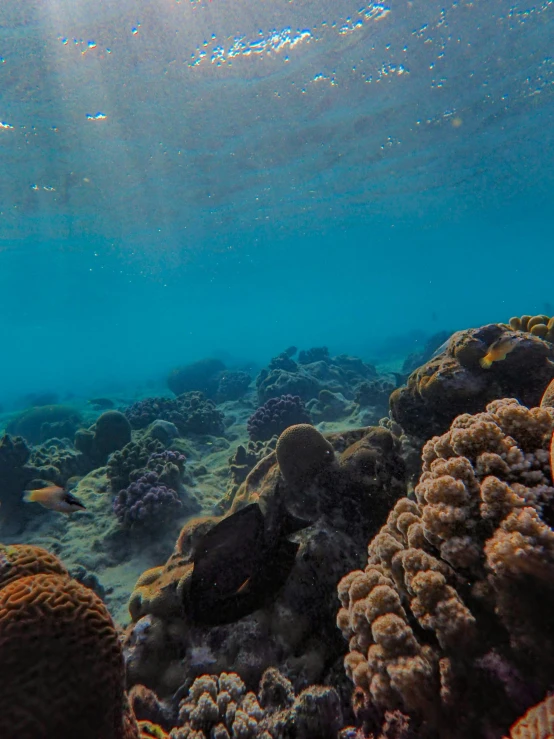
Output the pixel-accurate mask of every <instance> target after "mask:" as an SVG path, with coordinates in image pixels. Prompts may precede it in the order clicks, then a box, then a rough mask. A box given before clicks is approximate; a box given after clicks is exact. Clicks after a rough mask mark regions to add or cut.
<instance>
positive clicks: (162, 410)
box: [125, 392, 224, 435]
mask: <svg viewBox="0 0 554 739" xmlns="http://www.w3.org/2000/svg"><path fill="white" fill-rule="evenodd" d="M125 415H126V416H127V418H128V420H129V423H130V424H131V426H132V427H133V428H134V429H142V428H146V426H149V425H150V424H151V423H153V422H154V421H156V420H158V419H161V420H163V421H169V422H170V423H173V424H175V426H177V428H178V429H179V433H181V434H187V433H191V434H216V435H217V434H221V433H223V429H224V425H223V413H221V411H218V409H217V408H216V407H215V404H214V403H213V402H212V401H211V400H206V398H205V397H204V395H203V394H202V393H200V392H190V393H184V394H183V395H179V397H178V398H145V399H144V400H139V401H137V402H136V403H133V404H132V405H130V406H129V407H128V408H127V410H126V411H125Z"/></svg>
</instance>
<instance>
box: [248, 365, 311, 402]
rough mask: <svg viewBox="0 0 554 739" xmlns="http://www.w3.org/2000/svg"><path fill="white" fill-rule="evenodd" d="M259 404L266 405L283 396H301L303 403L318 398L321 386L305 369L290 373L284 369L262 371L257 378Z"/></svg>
mask: <svg viewBox="0 0 554 739" xmlns="http://www.w3.org/2000/svg"><path fill="white" fill-rule="evenodd" d="M256 387H257V392H258V402H259V403H262V404H263V403H266V402H267V401H268V400H270V399H271V398H279V397H281V396H283V395H293V396H299V397H300V398H302V400H303V401H307V400H310V398H315V397H317V394H318V392H319V391H320V389H321V385H320V384H319V382H318V381H317V379H316V378H315V377H313V376H312V375H310V374H309V373H308V372H306V371H305V370H304V369H298V371H295V372H288V371H286V370H282V369H273V370H262V371H261V372H260V374H259V375H258V377H257V378H256Z"/></svg>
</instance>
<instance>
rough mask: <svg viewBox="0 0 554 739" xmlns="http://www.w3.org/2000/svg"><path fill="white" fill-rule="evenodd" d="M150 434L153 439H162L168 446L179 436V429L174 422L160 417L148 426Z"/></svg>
mask: <svg viewBox="0 0 554 739" xmlns="http://www.w3.org/2000/svg"><path fill="white" fill-rule="evenodd" d="M148 436H151V437H152V438H153V439H158V441H161V442H162V444H163V445H164V446H167V445H168V444H170V443H171V442H172V441H173V439H176V438H177V437H178V436H179V429H178V428H177V426H176V425H175V424H174V423H170V422H169V421H162V420H161V419H158V420H157V421H154V423H152V424H150V427H149V428H148Z"/></svg>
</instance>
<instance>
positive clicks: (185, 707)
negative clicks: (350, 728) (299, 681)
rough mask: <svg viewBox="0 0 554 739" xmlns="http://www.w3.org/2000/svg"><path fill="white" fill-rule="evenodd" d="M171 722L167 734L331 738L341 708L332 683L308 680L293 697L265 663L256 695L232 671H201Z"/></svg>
mask: <svg viewBox="0 0 554 739" xmlns="http://www.w3.org/2000/svg"><path fill="white" fill-rule="evenodd" d="M177 721H178V726H176V727H175V728H173V729H172V730H171V731H170V733H169V737H170V739H209V738H210V737H214V738H217V739H230V737H242V738H243V739H336V737H337V735H338V732H339V730H340V729H341V728H342V713H341V707H340V699H339V696H338V694H337V693H336V691H335V690H334V689H333V688H329V687H324V686H317V685H314V686H311V687H310V688H307V689H306V690H303V691H302V692H301V693H300V695H298V696H295V694H294V690H293V687H292V685H291V683H290V682H289V681H288V680H287V679H286V678H285V677H284V676H283V675H282V674H281V673H280V672H279V671H278V670H276V669H274V668H270V669H268V670H266V671H265V672H264V674H263V675H262V678H261V681H260V685H259V689H258V693H257V694H256V693H254V692H253V691H248V690H247V688H246V686H245V684H244V682H243V681H242V680H241V679H240V677H239V676H238V675H237V674H235V673H225V672H222V673H221V674H219V675H202V676H201V677H199V678H197V679H196V680H195V681H194V682H193V683H192V685H191V686H190V688H189V690H188V694H187V695H186V696H185V697H184V698H183V699H182V700H181V702H180V704H179V714H178V719H177Z"/></svg>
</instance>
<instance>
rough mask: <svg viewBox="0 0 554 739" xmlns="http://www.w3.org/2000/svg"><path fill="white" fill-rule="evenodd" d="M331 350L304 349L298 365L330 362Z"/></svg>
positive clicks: (323, 348) (325, 348) (324, 348)
mask: <svg viewBox="0 0 554 739" xmlns="http://www.w3.org/2000/svg"><path fill="white" fill-rule="evenodd" d="M330 359H331V357H330V356H329V349H327V347H326V346H318V347H313V348H312V349H302V351H301V352H300V354H299V355H298V364H312V363H313V362H328V361H330Z"/></svg>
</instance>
